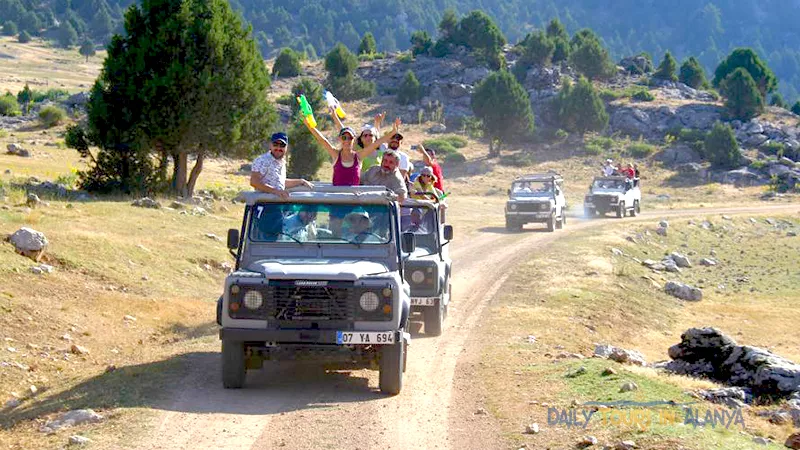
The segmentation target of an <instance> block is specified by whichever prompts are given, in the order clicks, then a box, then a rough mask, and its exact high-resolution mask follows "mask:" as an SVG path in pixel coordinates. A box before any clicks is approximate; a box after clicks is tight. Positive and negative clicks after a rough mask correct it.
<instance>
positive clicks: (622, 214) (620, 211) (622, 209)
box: [617, 203, 625, 219]
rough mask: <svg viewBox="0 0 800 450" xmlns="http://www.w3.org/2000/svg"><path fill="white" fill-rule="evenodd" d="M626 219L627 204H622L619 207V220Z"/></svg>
mask: <svg viewBox="0 0 800 450" xmlns="http://www.w3.org/2000/svg"><path fill="white" fill-rule="evenodd" d="M623 217H625V203H620V204H619V205H617V218H618V219H621V218H623Z"/></svg>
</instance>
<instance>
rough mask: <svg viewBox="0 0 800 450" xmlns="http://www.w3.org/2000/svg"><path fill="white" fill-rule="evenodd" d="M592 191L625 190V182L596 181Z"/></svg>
mask: <svg viewBox="0 0 800 450" xmlns="http://www.w3.org/2000/svg"><path fill="white" fill-rule="evenodd" d="M592 189H615V190H616V189H618V190H624V189H625V180H594V183H592Z"/></svg>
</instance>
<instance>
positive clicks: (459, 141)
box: [422, 136, 467, 155]
mask: <svg viewBox="0 0 800 450" xmlns="http://www.w3.org/2000/svg"><path fill="white" fill-rule="evenodd" d="M422 145H424V146H425V148H432V149H433V150H434V151H435V152H436V154H437V155H439V154H443V155H451V154H455V153H458V150H457V149H459V148H464V147H466V146H467V141H466V139H464V138H462V137H460V136H444V137H439V138H435V139H428V140H426V141H423V142H422Z"/></svg>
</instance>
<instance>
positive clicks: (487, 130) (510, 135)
mask: <svg viewBox="0 0 800 450" xmlns="http://www.w3.org/2000/svg"><path fill="white" fill-rule="evenodd" d="M472 110H473V111H474V112H475V115H476V116H477V117H478V118H480V119H481V120H482V121H483V131H484V136H486V137H488V138H489V155H490V156H499V154H500V145H501V144H502V143H504V142H508V141H509V140H511V139H515V138H519V137H524V136H527V135H529V134H530V133H532V132H533V126H534V125H533V122H534V119H533V111H532V110H531V100H530V97H528V93H527V92H526V91H525V88H523V87H522V85H521V84H519V82H517V80H516V78H514V76H513V75H511V74H510V73H509V72H508V71H505V70H501V71H498V72H494V73H492V74H491V75H489V76H488V77H486V78H484V79H483V81H481V82H480V84H478V86H477V87H476V88H475V91H474V92H473V94H472Z"/></svg>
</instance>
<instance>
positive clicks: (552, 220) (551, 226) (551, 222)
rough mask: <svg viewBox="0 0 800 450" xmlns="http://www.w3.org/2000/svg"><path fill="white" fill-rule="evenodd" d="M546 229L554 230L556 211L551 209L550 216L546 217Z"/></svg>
mask: <svg viewBox="0 0 800 450" xmlns="http://www.w3.org/2000/svg"><path fill="white" fill-rule="evenodd" d="M547 231H550V232H553V231H556V212H555V211H553V212H551V213H550V218H549V219H547Z"/></svg>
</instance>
